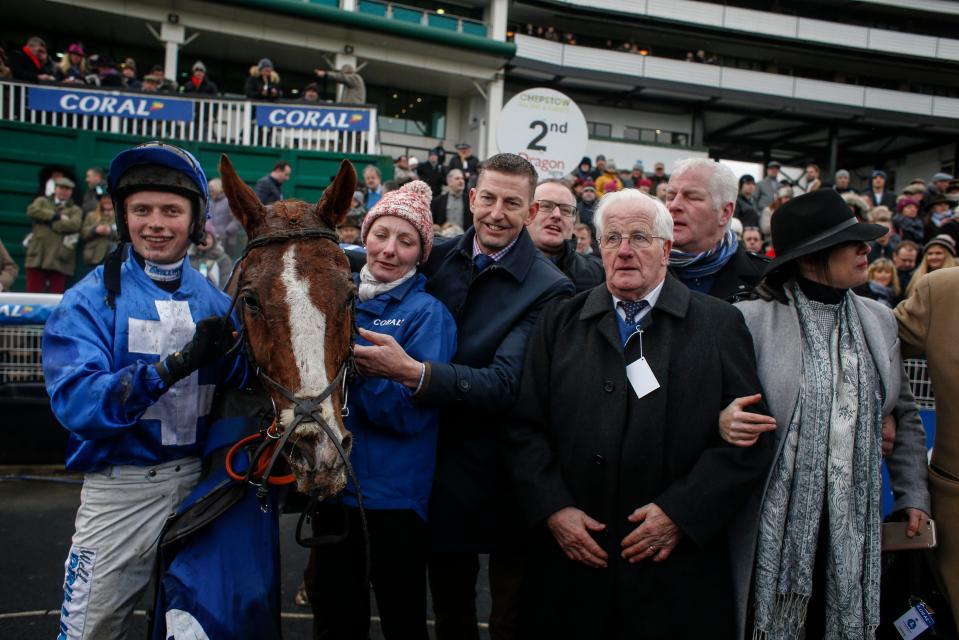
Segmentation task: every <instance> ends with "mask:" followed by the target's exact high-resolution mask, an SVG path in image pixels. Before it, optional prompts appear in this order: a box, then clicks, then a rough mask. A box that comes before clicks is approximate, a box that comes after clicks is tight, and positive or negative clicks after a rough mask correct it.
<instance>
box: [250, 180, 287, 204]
mask: <svg viewBox="0 0 959 640" xmlns="http://www.w3.org/2000/svg"><path fill="white" fill-rule="evenodd" d="M253 191H254V192H255V193H256V197H257V198H259V199H260V202H262V203H263V204H273V203H274V202H278V201H280V200H282V199H283V187H282V186H281V185H280V183H279V182H277V181H276V180H274V179H273V176H271V175H270V174H266V175H265V176H263V177H262V178H260V179H259V180H257V181H256V184H255V185H254V187H253Z"/></svg>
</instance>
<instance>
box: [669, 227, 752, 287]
mask: <svg viewBox="0 0 959 640" xmlns="http://www.w3.org/2000/svg"><path fill="white" fill-rule="evenodd" d="M738 248H739V238H737V237H736V234H735V233H734V232H733V230H732V229H727V230H726V233H725V235H724V236H723V240H722V242H720V243H719V244H718V245H716V246H715V247H713V248H712V249H710V250H709V251H704V252H702V253H685V252H683V251H679V250H677V249H673V250H672V252H670V254H669V266H671V267H673V268H674V269H678V270H679V271H680V275H681V277H682V278H683V279H684V280H692V279H693V278H705V277H706V276H711V275H713V274H715V273H717V272H718V271H719V270H720V269H722V268H723V267H725V266H726V263H727V262H729V261H730V260H732V258H733V256H734V255H736V250H737V249H738Z"/></svg>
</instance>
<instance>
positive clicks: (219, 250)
mask: <svg viewBox="0 0 959 640" xmlns="http://www.w3.org/2000/svg"><path fill="white" fill-rule="evenodd" d="M187 255H188V256H189V257H190V266H191V267H193V268H194V269H196V270H197V271H199V272H200V275H201V276H203V277H204V278H206V279H207V280H209V281H210V284H212V285H213V286H214V287H217V288H219V289H223V288H224V287H226V283H227V280H228V279H229V277H230V272H231V271H233V260H232V259H231V258H230V256H228V255H227V254H226V251H224V249H223V245H222V244H220V242H219V240H217V241H215V242H214V243H213V246H212V247H210V248H209V249H207V250H206V251H203V250H201V249H200V248H199V247H198V246H196V245H195V244H191V245H190V250H189V251H188V252H187Z"/></svg>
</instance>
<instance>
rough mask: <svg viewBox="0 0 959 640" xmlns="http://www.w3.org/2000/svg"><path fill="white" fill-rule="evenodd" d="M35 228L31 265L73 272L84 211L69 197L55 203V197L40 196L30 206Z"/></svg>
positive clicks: (29, 252)
mask: <svg viewBox="0 0 959 640" xmlns="http://www.w3.org/2000/svg"><path fill="white" fill-rule="evenodd" d="M27 215H28V216H30V218H31V219H32V220H33V231H32V234H31V237H30V242H29V243H28V244H27V259H26V261H25V264H26V266H27V268H39V269H47V270H49V271H58V272H60V273H63V274H66V275H68V276H72V275H73V272H74V270H75V269H76V264H75V263H76V255H77V241H78V240H79V239H80V235H79V234H80V227H81V226H82V225H83V211H81V210H80V207H78V206H77V205H75V204H73V201H67V202H66V203H64V204H61V205H60V206H58V207H54V204H53V198H47V197H46V196H40V197H39V198H37V199H36V200H34V201H33V202H32V203H31V204H30V206H28V207H27Z"/></svg>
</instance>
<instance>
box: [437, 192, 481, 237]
mask: <svg viewBox="0 0 959 640" xmlns="http://www.w3.org/2000/svg"><path fill="white" fill-rule="evenodd" d="M449 195H450V194H449V192H447V193H441V194H440V195H438V196H436V197H435V198H433V200H432V201H430V212H431V213H432V214H433V224H444V223H445V222H447V219H446V209H447V207H448V206H449V201H448V198H449ZM460 200H462V201H463V230H464V231H465V230H466V229H471V228H472V227H473V213H472V212H471V211H470V194H469V192H468V191H467V190H466V189H463V193H462V194H460Z"/></svg>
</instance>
